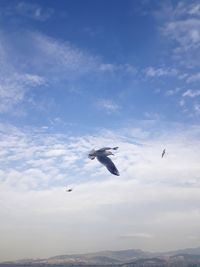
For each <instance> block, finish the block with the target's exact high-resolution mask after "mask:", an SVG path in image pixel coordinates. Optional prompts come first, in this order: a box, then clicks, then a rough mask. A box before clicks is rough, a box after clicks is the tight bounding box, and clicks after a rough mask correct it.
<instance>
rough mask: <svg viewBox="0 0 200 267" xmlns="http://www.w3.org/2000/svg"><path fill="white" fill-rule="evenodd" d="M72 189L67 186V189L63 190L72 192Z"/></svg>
mask: <svg viewBox="0 0 200 267" xmlns="http://www.w3.org/2000/svg"><path fill="white" fill-rule="evenodd" d="M72 190H73V189H72V188H69V189H66V190H65V191H66V192H72Z"/></svg>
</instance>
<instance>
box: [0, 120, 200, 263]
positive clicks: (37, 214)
mask: <svg viewBox="0 0 200 267" xmlns="http://www.w3.org/2000/svg"><path fill="white" fill-rule="evenodd" d="M172 129H174V127H173V128H172ZM138 131H139V129H129V130H128V133H129V134H128V135H124V134H122V132H123V131H122V130H118V131H117V132H105V131H103V132H102V134H101V135H99V132H98V134H94V135H88V136H82V137H81V136H80V137H77V138H74V137H73V138H72V137H70V136H64V135H60V134H59V135H55V134H53V135H51V134H48V133H47V132H45V131H44V130H42V131H35V132H33V131H24V130H22V129H17V128H13V127H11V126H9V125H7V126H6V125H2V126H1V143H0V147H1V154H0V161H1V165H2V166H4V167H3V168H2V169H1V172H0V177H1V178H0V179H1V185H0V191H1V214H3V215H2V216H3V217H2V218H3V220H1V223H0V224H1V228H0V229H1V236H2V238H3V239H4V238H5V237H6V239H7V243H6V244H5V243H4V245H3V247H1V259H3V260H6V259H10V258H9V255H10V253H11V254H12V257H13V259H15V258H20V257H24V255H26V256H27V257H47V256H51V255H56V254H62V253H72V252H84V251H89V250H92V251H94V250H99V249H103V248H104V249H109V246H111V244H112V247H113V242H114V243H115V244H116V245H115V246H114V247H113V249H121V248H122V247H123V248H130V247H136V248H138V247H143V248H144V249H146V250H162V249H166V248H168V249H172V248H173V247H174V248H175V247H177V246H181V247H182V246H183V244H184V243H182V242H186V241H185V238H186V239H187V246H188V244H191V245H192V244H193V245H194V242H196V244H197V243H198V242H199V240H198V239H197V240H194V239H191V238H189V237H190V236H191V235H194V234H195V233H196V232H197V230H198V226H199V222H200V221H199V220H200V217H199V216H198V210H199V207H198V205H197V203H198V202H199V193H198V191H199V187H200V177H199V171H200V169H199V155H198V151H199V149H200V143H199V134H200V129H199V127H198V126H196V127H193V128H191V129H185V130H184V131H183V128H182V129H181V128H180V129H178V128H177V131H168V132H166V131H163V132H161V133H160V134H159V133H157V134H155V135H154V136H151V137H150V135H149V134H148V135H147V134H145V131H144V130H143V129H142V128H140V132H141V134H140V135H139V136H140V138H139V139H137V138H135V137H134V136H135V134H136V133H137V132H138ZM142 133H143V134H142ZM130 140H132V141H133V142H131V141H130ZM139 140H140V142H141V141H142V145H137V144H135V141H139ZM136 143H137V142H136ZM107 145H111V146H114V145H118V146H119V151H118V152H117V153H116V155H115V156H114V157H113V160H114V162H115V164H116V166H117V167H118V168H119V170H120V174H121V176H120V177H119V178H116V177H113V176H112V175H110V174H109V173H108V172H107V170H106V168H104V167H103V166H101V165H100V164H99V163H98V162H97V161H90V160H89V159H88V157H87V153H88V151H89V150H90V149H91V148H98V147H101V146H107ZM164 147H165V148H166V151H167V153H166V156H165V157H164V158H163V159H162V158H161V152H162V149H163V148H164ZM66 186H72V187H73V189H74V190H73V192H72V194H68V193H66V192H65V187H66ZM85 214H87V216H85ZM12 218H13V219H12ZM14 218H15V219H14ZM116 222H117V223H116ZM180 222H181V225H182V227H180ZM194 222H195V223H194ZM27 227H28V228H27ZM58 229H59V230H58ZM66 229H70V231H68V230H66ZM125 229H126V230H125ZM164 229H165V230H164ZM177 231H178V235H179V237H180V238H179V239H177V238H176V237H177ZM22 232H23V234H22ZM24 232H25V233H26V236H27V237H26V238H23V240H21V241H20V244H21V245H20V247H18V248H17V249H16V247H15V246H16V244H17V242H19V238H20V236H21V235H22V236H24ZM28 232H29V233H30V232H31V233H32V234H31V236H30V235H29V234H28ZM49 232H51V237H49ZM83 232H84V236H82V235H83ZM11 233H12V234H11ZM33 233H34V235H33ZM63 233H65V234H63ZM169 233H170V236H171V237H173V235H174V238H170V240H169V239H168V237H167V236H168V235H169ZM175 233H176V235H175ZM102 234H103V236H104V238H103V239H102V238H101V236H102ZM34 236H35V238H34ZM56 236H57V240H59V245H58V244H57V243H56V247H55V246H53V245H51V246H49V247H48V246H47V247H46V248H45V249H44V247H43V245H42V244H43V241H42V240H44V238H45V239H46V238H48V240H49V242H50V243H51V244H53V243H54V242H52V241H53V239H54V238H56ZM181 236H182V237H181ZM187 236H188V238H187ZM91 237H92V238H91ZM122 237H124V238H122ZM125 237H126V238H125ZM155 239H156V242H155ZM147 240H148V242H147ZM166 240H167V241H166ZM117 241H118V242H117ZM29 242H31V243H32V250H31V251H27V252H26V249H25V247H26V246H27V244H28V243H29ZM117 243H118V245H117ZM39 244H41V245H39ZM86 244H87V246H86ZM41 246H42V247H43V249H41ZM8 247H9V250H8ZM6 251H9V254H8V252H6ZM24 251H25V252H26V253H25V254H24Z"/></svg>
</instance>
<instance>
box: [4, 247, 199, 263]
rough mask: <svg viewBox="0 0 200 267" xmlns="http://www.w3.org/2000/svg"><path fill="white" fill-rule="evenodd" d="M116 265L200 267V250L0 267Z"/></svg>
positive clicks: (82, 257) (139, 252) (87, 256)
mask: <svg viewBox="0 0 200 267" xmlns="http://www.w3.org/2000/svg"><path fill="white" fill-rule="evenodd" d="M33 265H34V266H35V267H36V266H49V265H50V266H52V265H54V266H66V267H68V266H74V267H75V266H76V267H78V266H104V267H105V266H113V267H119V266H120V267H137V266H138V267H139V266H143V267H146V266H148V267H150V266H153V267H175V266H176V267H177V266H181V267H187V266H196V267H200V247H199V248H188V249H181V250H176V251H169V252H161V253H159V252H158V253H153V252H146V251H143V250H140V249H129V250H119V251H100V252H96V253H86V254H66V255H58V256H54V257H50V258H47V259H24V260H17V261H12V262H3V263H1V264H0V267H5V266H6V267H11V266H12V267H13V266H23V267H24V266H33Z"/></svg>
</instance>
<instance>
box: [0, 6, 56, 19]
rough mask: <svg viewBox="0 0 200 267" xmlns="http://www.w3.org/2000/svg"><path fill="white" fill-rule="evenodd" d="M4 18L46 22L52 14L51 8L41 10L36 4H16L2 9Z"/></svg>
mask: <svg viewBox="0 0 200 267" xmlns="http://www.w3.org/2000/svg"><path fill="white" fill-rule="evenodd" d="M2 13H3V14H4V15H6V16H11V15H12V16H13V15H15V16H16V15H18V16H22V17H26V18H29V19H34V20H37V21H46V20H48V19H50V18H51V17H52V16H53V14H54V9H53V8H49V7H48V8H43V7H42V6H40V5H38V4H36V3H34V4H33V3H28V2H20V1H19V2H18V3H17V4H16V5H10V6H7V7H6V8H4V12H2Z"/></svg>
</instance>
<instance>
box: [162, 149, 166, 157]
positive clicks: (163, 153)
mask: <svg viewBox="0 0 200 267" xmlns="http://www.w3.org/2000/svg"><path fill="white" fill-rule="evenodd" d="M165 153H166V150H165V149H164V150H163V152H162V158H163V157H164V155H165Z"/></svg>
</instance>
